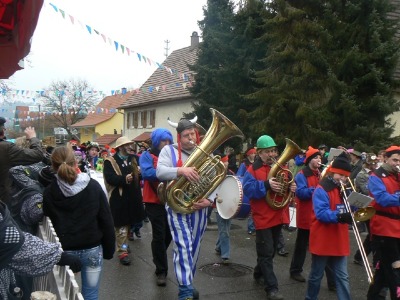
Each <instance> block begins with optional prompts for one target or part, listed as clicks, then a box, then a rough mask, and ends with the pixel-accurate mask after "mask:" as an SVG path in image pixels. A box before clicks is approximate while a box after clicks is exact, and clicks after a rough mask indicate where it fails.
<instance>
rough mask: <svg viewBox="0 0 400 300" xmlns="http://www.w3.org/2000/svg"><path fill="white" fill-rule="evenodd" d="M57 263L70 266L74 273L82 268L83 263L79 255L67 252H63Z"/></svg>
mask: <svg viewBox="0 0 400 300" xmlns="http://www.w3.org/2000/svg"><path fill="white" fill-rule="evenodd" d="M57 265H59V266H69V267H70V269H71V270H72V272H74V273H78V272H80V271H81V269H82V263H81V260H80V259H79V257H78V256H76V255H72V254H68V253H66V252H63V253H61V258H60V261H59V262H58V263H57Z"/></svg>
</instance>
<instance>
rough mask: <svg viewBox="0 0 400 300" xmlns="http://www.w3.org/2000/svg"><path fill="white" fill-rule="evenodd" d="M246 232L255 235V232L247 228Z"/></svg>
mask: <svg viewBox="0 0 400 300" xmlns="http://www.w3.org/2000/svg"><path fill="white" fill-rule="evenodd" d="M247 233H248V234H250V235H252V236H254V235H256V232H255V231H254V230H249V231H248V232H247Z"/></svg>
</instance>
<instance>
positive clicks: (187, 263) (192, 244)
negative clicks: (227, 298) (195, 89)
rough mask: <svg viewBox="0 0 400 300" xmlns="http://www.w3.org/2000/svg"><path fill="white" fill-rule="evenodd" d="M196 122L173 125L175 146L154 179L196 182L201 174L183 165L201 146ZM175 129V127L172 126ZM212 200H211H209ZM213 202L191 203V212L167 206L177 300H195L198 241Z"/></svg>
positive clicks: (166, 150)
mask: <svg viewBox="0 0 400 300" xmlns="http://www.w3.org/2000/svg"><path fill="white" fill-rule="evenodd" d="M196 120H197V118H195V119H192V120H188V119H181V120H180V121H179V123H178V124H176V123H172V122H169V123H170V125H172V126H174V125H175V124H176V125H177V126H176V130H177V133H178V137H177V138H178V143H177V144H173V145H167V146H165V147H164V148H163V149H162V150H161V152H160V155H159V157H158V164H157V178H158V179H159V180H161V181H170V180H174V179H177V178H179V177H181V176H183V177H185V178H186V179H187V180H188V181H190V182H199V181H200V179H201V178H200V175H199V174H198V172H197V170H196V168H195V167H190V166H187V167H186V166H183V164H184V163H185V161H186V160H187V159H188V157H189V156H190V154H191V153H192V152H194V151H195V149H196V145H198V144H199V143H200V139H199V133H198V131H197V129H196ZM174 127H175V126H174ZM212 199H213V198H212ZM212 203H213V201H212V200H211V199H210V200H209V199H200V200H199V201H196V202H195V203H193V205H192V207H191V210H192V211H193V212H191V213H187V214H185V213H182V212H176V211H175V210H174V209H172V208H171V207H170V205H168V203H167V205H166V210H167V215H168V223H169V227H170V230H171V235H172V239H173V241H174V255H173V256H174V258H173V262H174V270H175V275H176V279H177V281H178V284H179V293H178V299H179V300H182V299H198V297H199V294H198V292H197V290H195V289H194V287H193V277H194V274H195V270H196V263H197V260H198V257H199V250H200V241H201V239H202V236H203V234H204V232H205V229H206V226H207V210H208V207H209V206H211V205H212Z"/></svg>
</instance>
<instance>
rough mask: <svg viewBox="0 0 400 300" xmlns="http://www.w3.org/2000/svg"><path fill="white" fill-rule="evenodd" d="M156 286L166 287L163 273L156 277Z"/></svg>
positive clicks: (165, 278) (165, 277)
mask: <svg viewBox="0 0 400 300" xmlns="http://www.w3.org/2000/svg"><path fill="white" fill-rule="evenodd" d="M157 285H158V286H166V285H167V276H166V275H165V274H164V273H161V274H158V275H157Z"/></svg>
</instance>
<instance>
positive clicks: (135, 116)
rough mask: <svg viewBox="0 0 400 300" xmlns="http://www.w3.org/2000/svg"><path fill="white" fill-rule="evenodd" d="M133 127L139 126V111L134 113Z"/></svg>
mask: <svg viewBox="0 0 400 300" xmlns="http://www.w3.org/2000/svg"><path fill="white" fill-rule="evenodd" d="M133 127H135V128H138V112H137V111H135V112H134V113H133Z"/></svg>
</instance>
